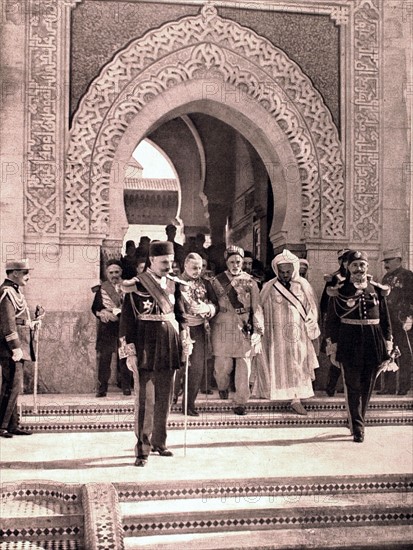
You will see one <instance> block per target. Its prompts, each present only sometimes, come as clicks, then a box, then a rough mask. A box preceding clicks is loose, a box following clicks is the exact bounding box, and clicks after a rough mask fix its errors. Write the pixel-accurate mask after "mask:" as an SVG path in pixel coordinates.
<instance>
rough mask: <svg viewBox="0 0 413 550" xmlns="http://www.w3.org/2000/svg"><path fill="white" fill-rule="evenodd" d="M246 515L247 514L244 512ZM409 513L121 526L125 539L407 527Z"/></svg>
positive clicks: (235, 518)
mask: <svg viewBox="0 0 413 550" xmlns="http://www.w3.org/2000/svg"><path fill="white" fill-rule="evenodd" d="M247 513H248V512H247ZM412 518H413V514H411V513H409V512H404V511H400V512H387V511H386V512H376V513H357V512H355V513H349V514H337V515H334V514H332V513H331V514H325V515H319V514H316V513H310V512H309V513H307V514H302V515H298V514H297V515H278V516H271V517H245V518H243V517H239V516H238V517H230V518H225V519H205V520H200V519H196V520H190V519H188V520H186V521H156V520H155V521H151V520H150V521H147V522H136V524H135V523H132V524H124V526H123V529H124V532H125V536H139V535H142V536H143V535H148V534H150V533H152V534H157V535H159V534H160V533H162V534H165V533H168V534H170V533H177V532H179V533H183V532H193V529H196V530H197V532H202V531H204V532H208V531H214V532H216V531H228V530H233V531H235V530H244V529H274V528H285V527H286V526H287V527H297V528H302V527H303V526H304V527H307V526H311V527H330V526H332V525H334V526H336V525H352V526H358V525H377V526H378V527H380V526H382V525H383V524H384V525H386V524H392V525H394V524H399V525H400V524H409V523H411V521H412Z"/></svg>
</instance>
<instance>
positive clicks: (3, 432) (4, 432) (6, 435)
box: [0, 430, 13, 439]
mask: <svg viewBox="0 0 413 550" xmlns="http://www.w3.org/2000/svg"><path fill="white" fill-rule="evenodd" d="M0 437H4V438H5V439H11V438H12V437H13V436H12V434H11V433H10V432H8V431H7V430H0Z"/></svg>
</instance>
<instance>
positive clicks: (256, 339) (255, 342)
mask: <svg viewBox="0 0 413 550" xmlns="http://www.w3.org/2000/svg"><path fill="white" fill-rule="evenodd" d="M260 342H261V334H258V332H254V333H253V334H252V336H251V346H252V347H255V346H258V344H259V343H260Z"/></svg>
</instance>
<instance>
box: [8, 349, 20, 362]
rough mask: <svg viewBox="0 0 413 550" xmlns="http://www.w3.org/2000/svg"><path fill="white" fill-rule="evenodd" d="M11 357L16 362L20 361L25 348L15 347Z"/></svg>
mask: <svg viewBox="0 0 413 550" xmlns="http://www.w3.org/2000/svg"><path fill="white" fill-rule="evenodd" d="M11 358H12V360H13V361H14V362H15V363H18V362H19V361H21V360H22V359H23V350H22V349H21V348H16V349H14V350H13V353H12V356H11Z"/></svg>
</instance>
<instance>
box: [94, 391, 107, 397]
mask: <svg viewBox="0 0 413 550" xmlns="http://www.w3.org/2000/svg"><path fill="white" fill-rule="evenodd" d="M106 395H107V394H106V392H105V391H98V392H97V394H96V397H106Z"/></svg>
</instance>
